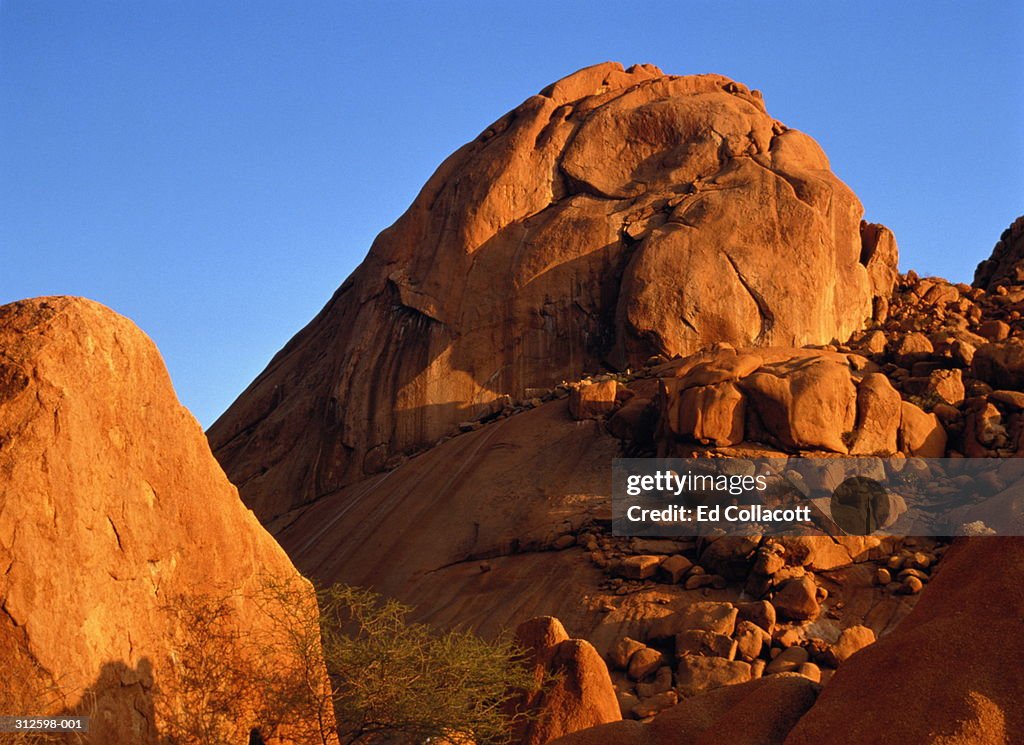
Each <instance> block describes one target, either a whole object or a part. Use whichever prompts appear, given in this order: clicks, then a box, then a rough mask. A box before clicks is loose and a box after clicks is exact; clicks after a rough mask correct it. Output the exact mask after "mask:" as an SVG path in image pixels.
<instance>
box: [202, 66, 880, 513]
mask: <svg viewBox="0 0 1024 745" xmlns="http://www.w3.org/2000/svg"><path fill="white" fill-rule="evenodd" d="M861 213H862V208H861V205H860V203H859V202H858V201H857V198H856V197H855V196H854V194H853V193H852V192H851V191H850V190H849V189H848V188H847V187H846V186H845V185H844V184H843V183H842V182H841V181H840V180H839V179H837V178H836V177H835V176H834V175H833V174H832V173H831V171H830V170H829V164H828V159H827V158H826V157H825V155H824V154H823V153H822V151H821V149H820V148H819V147H818V145H817V144H816V143H815V142H814V141H813V140H812V139H811V138H810V137H808V136H807V135H805V134H802V133H800V132H798V131H796V130H792V129H787V128H786V127H784V126H783V125H781V124H779V123H778V122H777V121H776V120H774V119H773V118H772V117H771V116H770V115H769V114H768V113H767V112H766V111H765V107H764V102H763V100H762V99H761V97H760V96H759V95H754V94H753V93H751V92H750V91H749V90H747V89H746V88H745V87H744V86H742V85H740V84H738V83H735V82H733V81H731V80H729V79H727V78H724V77H721V76H718V75H698V76H689V77H675V76H670V75H665V74H663V73H661V71H659V70H658V69H657V68H655V67H652V66H649V65H648V66H637V67H632V68H630V69H629V70H623V69H622V67H621V66H619V65H616V64H613V63H605V64H602V65H597V66H594V67H590V68H587V69H585V70H581V71H580V72H578V73H576V74H574V75H571V76H569V77H567V78H565V79H563V80H560V81H558V82H557V83H555V84H554V85H552V86H549V87H548V88H546V89H545V90H544V91H542V92H541V93H540V94H538V95H535V96H531V97H530V98H529V99H527V100H526V101H525V102H523V104H522V105H520V106H519V107H517V108H516V109H515V111H513V112H510V113H509V114H507V115H505V116H503V117H501V118H500V119H499V120H498V121H496V122H495V123H494V124H493V125H491V126H490V127H488V128H487V129H486V130H485V131H484V132H483V134H481V135H480V136H479V137H478V138H477V139H475V140H474V141H473V142H470V143H469V144H467V145H465V146H464V147H462V148H460V149H459V150H458V151H457V152H455V153H454V154H453V155H452V156H451V157H450V158H448V160H446V161H445V162H444V163H443V164H442V165H441V166H440V168H439V169H438V170H437V172H436V173H435V174H434V175H433V176H432V177H431V178H430V180H429V181H428V182H427V184H426V185H425V186H424V187H423V189H422V191H421V192H420V194H419V196H418V197H417V198H416V200H415V201H414V202H413V204H412V205H411V206H410V208H409V210H408V211H407V212H406V213H405V214H404V215H403V216H402V217H401V218H399V220H398V221H397V222H396V223H395V224H394V225H393V226H391V227H390V228H388V229H387V230H385V231H384V232H382V233H381V234H380V236H378V238H377V240H376V241H375V242H374V244H373V247H372V248H371V250H370V253H369V255H368V256H367V258H366V260H365V261H364V262H363V263H362V265H361V266H360V267H359V268H358V269H357V270H356V271H355V273H354V274H353V275H352V276H351V278H350V279H349V280H347V281H346V282H345V283H344V284H343V285H342V286H341V287H340V288H339V289H338V291H337V292H336V293H335V295H334V297H333V298H332V299H331V300H330V302H329V303H328V304H327V305H326V306H325V307H324V309H323V310H322V311H321V312H320V314H318V315H317V317H316V318H315V319H313V320H312V322H311V323H310V324H309V325H307V326H306V327H305V328H304V329H303V330H302V331H300V332H299V333H298V334H297V335H296V336H295V338H293V339H292V340H291V341H290V342H289V343H288V344H287V345H286V347H285V348H284V349H283V350H281V352H280V353H279V354H278V355H277V356H276V357H275V358H274V359H273V360H272V361H271V363H270V364H269V365H268V367H267V369H266V370H264V372H263V373H261V374H260V375H259V377H257V379H256V380H255V381H253V383H252V384H251V385H250V386H249V388H248V389H247V390H246V391H245V392H244V393H243V394H242V395H241V396H240V398H239V399H238V401H237V402H236V403H235V404H234V405H233V406H232V407H231V408H230V409H229V410H228V411H227V412H226V413H225V414H224V415H223V416H222V417H221V418H220V420H218V421H217V422H216V423H215V424H214V425H213V427H211V428H210V431H209V437H210V441H211V443H212V445H213V447H214V450H215V452H216V453H217V456H218V458H219V459H220V461H221V463H222V464H223V465H224V467H225V469H226V470H227V472H228V473H229V475H230V477H231V478H232V480H233V481H234V482H235V483H238V484H240V485H241V490H242V493H243V498H244V499H245V500H246V503H247V504H249V505H250V506H251V507H252V508H253V509H254V510H255V511H256V513H257V515H259V516H260V517H261V518H262V519H264V520H269V519H272V518H273V517H275V516H277V515H280V514H281V513H283V512H285V511H287V510H288V509H290V508H291V507H294V506H296V505H301V504H304V503H307V502H310V501H312V500H314V499H316V498H317V497H319V496H322V495H324V494H330V493H333V492H335V491H336V490H337V489H339V488H340V487H343V486H345V485H347V484H351V483H354V482H356V481H358V480H360V479H362V478H363V477H364V476H366V475H369V474H373V473H376V472H380V471H381V470H383V469H384V468H385V466H386V464H387V463H388V462H390V458H391V457H392V456H393V455H395V454H399V453H403V452H407V451H410V450H412V449H416V448H419V447H422V446H423V445H427V444H431V443H433V442H436V441H437V440H438V439H439V438H441V437H442V436H444V435H446V434H447V433H449V432H450V431H451V430H452V429H453V428H454V427H455V426H456V425H458V423H460V422H469V421H473V420H474V419H476V418H477V417H478V416H479V415H481V414H484V413H485V412H487V411H488V406H489V405H490V403H491V402H492V401H494V400H495V399H499V398H500V397H501V396H504V395H511V396H512V397H513V398H516V399H519V398H522V397H523V396H524V393H525V390H526V388H528V387H529V388H550V387H552V386H553V385H554V384H556V383H557V382H558V381H561V380H578V379H579V378H580V377H581V376H582V374H583V373H584V372H587V371H594V370H598V369H601V368H602V367H604V366H612V367H616V368H618V369H625V368H627V367H632V368H640V367H641V366H642V365H643V363H644V362H645V361H646V360H648V359H649V358H650V357H652V356H653V355H663V356H664V357H665V358H666V359H667V358H671V357H672V356H674V355H677V354H679V355H685V354H689V353H692V352H694V351H697V350H698V349H700V348H701V347H704V346H708V345H710V344H711V343H713V342H718V341H725V342H730V343H732V344H735V345H737V346H750V345H757V346H760V345H767V344H776V345H791V346H802V345H804V344H808V343H827V342H829V341H831V340H832V339H833V338H842V339H845V338H847V337H848V336H849V334H850V333H851V332H852V331H854V330H856V329H858V328H860V326H861V325H862V324H863V322H864V319H865V318H869V317H870V316H871V314H872V304H873V301H874V300H875V299H876V298H878V297H880V296H885V295H888V294H889V290H890V288H891V276H892V272H893V270H894V268H895V244H894V242H892V241H891V239H890V238H891V237H890V236H889V235H888V234H887V233H886V232H885V231H882V230H881V229H878V230H875V229H871V230H869V229H866V228H865V229H862V226H861Z"/></svg>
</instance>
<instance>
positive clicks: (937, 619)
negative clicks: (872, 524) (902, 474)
mask: <svg viewBox="0 0 1024 745" xmlns="http://www.w3.org/2000/svg"><path fill="white" fill-rule="evenodd" d="M1021 618H1024V540H1022V539H1021V538H995V537H992V538H988V537H982V538H961V539H958V541H957V542H956V543H955V544H954V546H953V547H952V548H951V549H950V550H949V551H948V552H947V554H946V555H945V557H944V558H943V560H942V563H941V564H940V569H939V571H938V572H936V573H935V575H934V577H933V579H932V580H931V581H930V582H929V583H928V586H927V588H926V589H925V591H924V593H923V594H922V596H921V599H920V601H919V602H918V603H917V605H916V606H915V607H914V610H913V611H912V612H911V613H910V615H908V616H907V617H906V618H905V619H904V620H903V621H902V622H901V623H900V625H899V626H898V627H897V628H896V629H895V630H894V631H893V632H892V633H891V634H888V635H887V636H883V637H882V638H881V639H879V640H878V641H877V642H875V643H874V644H871V645H870V646H866V647H865V648H863V649H860V651H858V652H857V653H856V654H854V655H852V656H850V657H849V659H847V660H846V661H845V662H843V664H842V665H841V666H840V668H839V670H838V671H837V672H836V674H835V676H834V677H833V678H832V680H831V682H830V683H829V684H828V686H827V687H826V688H825V689H824V691H823V693H822V695H821V697H820V698H819V699H818V702H817V704H815V706H814V707H813V708H811V710H810V711H809V712H808V713H807V715H806V716H804V717H803V719H801V720H800V722H799V723H798V724H797V726H796V727H795V729H794V730H793V732H792V733H791V734H790V736H789V737H788V738H787V739H786V745H812V743H813V744H815V745H816V744H817V743H822V742H832V741H833V740H834V737H835V733H836V732H842V733H843V735H842V742H843V743H844V745H868V743H871V744H872V745H873V744H874V743H879V742H898V743H901V744H903V745H926V744H927V745H932V744H933V743H942V744H943V745H996V743H1000V744H1002V743H1008V742H1018V741H1019V740H1020V736H1021V733H1022V732H1024V708H1022V707H1021V705H1020V702H1021V700H1022V698H1024V679H1022V678H1021V677H1020V676H1019V675H1015V674H1013V667H1014V661H1015V660H1017V659H1019V658H1020V656H1021V655H1022V654H1024V636H1022V635H1021V629H1020V626H1021V623H1020V619H1021Z"/></svg>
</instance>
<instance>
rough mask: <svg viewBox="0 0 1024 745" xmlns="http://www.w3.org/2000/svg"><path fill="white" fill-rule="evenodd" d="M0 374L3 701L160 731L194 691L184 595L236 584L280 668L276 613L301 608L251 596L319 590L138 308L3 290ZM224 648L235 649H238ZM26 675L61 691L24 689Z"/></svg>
mask: <svg viewBox="0 0 1024 745" xmlns="http://www.w3.org/2000/svg"><path fill="white" fill-rule="evenodd" d="M0 381H2V382H0V443H2V444H0V472H2V473H3V478H2V481H0V566H2V567H4V568H5V569H4V571H3V572H2V573H0V605H2V607H3V609H4V611H5V612H4V613H0V661H2V664H3V667H4V671H5V672H4V673H3V682H2V683H0V689H2V690H0V698H3V697H8V696H14V697H18V696H21V697H22V700H24V701H25V702H26V703H30V702H31V703H32V706H33V708H32V709H31V710H25V711H18V712H13V711H4V712H3V713H4V714H15V713H19V714H32V715H37V716H41V715H51V714H56V713H57V712H56V711H55V707H58V706H59V705H60V704H61V702H60V701H59V699H60V698H64V699H65V700H66V705H67V706H68V707H69V708H70V709H71V710H72V711H76V710H77V711H85V712H86V713H88V712H89V711H91V710H95V711H96V712H98V715H95V716H92V720H91V724H90V731H89V736H90V740H91V741H92V742H97V743H99V742H102V743H129V742H130V743H139V744H140V745H150V744H152V745H156V743H157V742H163V741H164V740H163V736H162V735H165V734H167V732H166V729H165V725H166V722H167V714H168V712H169V711H171V710H172V709H174V708H175V707H181V706H185V705H187V703H186V700H184V699H182V698H180V696H179V694H178V693H177V692H176V689H175V686H174V679H175V678H174V675H173V671H174V670H175V669H177V668H178V665H179V663H178V662H176V660H178V659H180V656H181V655H182V648H181V647H180V646H179V645H178V644H177V642H176V640H177V639H180V638H181V635H182V634H183V633H185V632H186V630H184V629H181V628H179V624H180V623H183V622H185V621H182V620H181V619H180V618H179V617H178V615H177V612H178V611H179V610H180V611H182V612H185V613H190V612H191V611H192V610H195V611H196V612H202V608H203V607H208V600H207V598H210V597H216V598H220V597H224V596H229V598H230V599H229V603H230V607H231V608H233V613H232V615H231V616H230V618H231V619H232V622H233V623H234V624H236V629H237V633H238V634H240V635H243V636H250V635H251V636H253V637H256V638H263V640H264V641H265V642H266V644H267V645H268V646H267V650H273V651H270V652H269V653H270V654H273V655H276V657H274V658H273V660H272V663H273V664H274V666H275V668H276V670H275V671H283V670H285V669H287V668H286V666H290V665H292V664H293V663H294V664H302V663H303V662H304V660H302V659H295V658H293V657H292V656H291V655H290V653H289V652H288V651H287V650H288V647H287V646H286V645H285V644H284V639H283V634H284V630H283V629H281V628H280V627H279V626H278V625H277V624H275V623H274V622H273V620H272V616H274V615H283V616H285V617H291V616H289V614H290V613H291V612H294V611H295V610H297V609H296V608H292V607H289V608H286V607H284V604H285V602H286V601H283V600H281V599H280V598H277V599H274V597H266V598H263V600H262V601H260V600H257V599H256V597H255V596H256V595H257V594H261V593H263V592H264V590H267V589H268V588H267V587H266V586H265V585H267V584H269V583H274V584H279V585H280V586H282V587H293V588H295V592H296V593H297V594H296V595H293V596H292V597H294V598H295V599H297V600H298V602H300V603H301V602H302V601H303V598H305V601H306V602H309V603H313V602H314V600H313V595H312V589H311V588H310V586H309V584H308V583H307V582H306V581H305V580H303V579H302V578H301V577H300V576H299V575H298V573H297V572H296V571H295V569H294V567H293V566H292V564H291V562H290V561H289V560H288V557H287V556H286V555H285V553H284V551H282V550H281V548H280V547H279V546H278V545H277V543H275V542H274V540H273V538H271V537H270V535H269V534H267V532H266V531H265V530H264V529H263V527H262V526H261V525H260V524H259V523H258V522H257V520H256V518H255V517H254V516H253V514H252V513H251V512H250V511H249V510H247V509H246V508H245V506H244V505H243V504H242V502H241V501H240V500H239V499H238V495H237V493H236V491H235V489H234V487H232V486H231V484H230V483H228V480H227V479H226V478H225V476H224V474H223V472H222V471H221V469H220V467H219V466H218V465H217V462H216V460H214V458H213V455H212V454H211V453H210V450H209V446H208V445H207V443H206V439H205V438H204V437H203V433H202V430H201V429H200V427H199V424H198V423H197V422H196V420H195V419H194V418H193V417H192V416H191V414H189V413H188V411H186V410H185V408H184V407H182V406H181V405H180V404H179V403H178V401H177V398H176V397H175V395H174V390H173V388H172V387H171V382H170V379H169V378H168V375H167V371H166V369H165V368H164V364H163V361H162V360H161V358H160V354H159V352H158V351H157V349H156V347H155V346H154V345H153V343H152V342H151V341H150V340H149V339H148V338H147V337H146V336H145V334H143V333H142V332H141V331H140V330H139V329H138V328H137V327H136V326H135V325H134V324H132V323H131V321H129V320H127V319H126V318H123V317H121V316H119V315H117V314H116V313H114V312H113V311H111V310H109V309H107V308H105V307H103V306H102V305H99V304H98V303H94V302H91V301H88V300H83V299H78V298H69V297H54V298H39V299H35V300H26V301H22V302H18V303H13V304H10V305H5V306H3V307H2V308H0ZM287 592H288V593H289V594H291V590H287ZM192 603H195V607H194V608H193V607H192V605H191V604H192ZM310 611H311V612H312V613H315V607H311V609H310ZM187 631H189V632H194V631H195V629H188V630H187ZM275 642H276V643H277V646H276V647H275ZM207 643H209V642H207ZM261 643H262V642H261ZM218 654H219V655H220V656H221V658H222V659H223V661H224V664H226V665H230V664H233V663H232V661H233V660H235V659H236V658H235V654H238V655H242V654H244V651H243V650H241V649H239V648H233V647H232V645H230V644H226V643H223V644H221V646H219V647H218ZM312 661H313V662H314V664H315V659H313V660H312ZM242 669H246V668H244V667H243V668H242ZM303 669H305V668H303ZM12 671H17V674H11V672H12ZM30 672H31V673H32V674H30ZM35 674H40V675H43V676H45V677H46V678H47V679H48V680H52V681H55V686H56V689H57V690H56V691H55V692H54V694H55V695H50V694H47V695H46V696H44V697H41V698H34V697H33V692H32V686H33V685H34V681H33V680H32V677H33V676H34V675H35ZM158 693H159V695H158ZM238 695H249V696H250V698H248V699H247V700H243V701H242V702H241V703H240V706H243V707H244V706H246V705H248V706H251V707H253V710H254V711H259V707H260V706H261V705H262V703H264V702H262V701H261V700H260V699H259V698H258V694H257V693H255V692H253V693H252V694H238ZM189 700H191V699H189ZM79 706H80V707H81V708H80V709H77V708H76V707H79ZM234 724H236V725H237V727H236V730H235V731H234V732H231V733H225V734H227V735H229V736H231V737H233V738H234V741H237V742H243V741H244V740H245V738H246V737H248V733H249V729H250V728H251V727H256V726H260V725H263V724H269V722H267V721H265V720H262V718H261V716H260V715H258V714H253V716H252V718H251V719H249V720H248V721H238V722H237V723H234Z"/></svg>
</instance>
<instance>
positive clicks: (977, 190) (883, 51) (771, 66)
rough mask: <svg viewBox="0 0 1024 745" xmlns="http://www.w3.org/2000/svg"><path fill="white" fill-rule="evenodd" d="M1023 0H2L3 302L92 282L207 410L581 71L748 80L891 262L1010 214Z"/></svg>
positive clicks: (1022, 206) (938, 258)
mask: <svg viewBox="0 0 1024 745" xmlns="http://www.w3.org/2000/svg"><path fill="white" fill-rule="evenodd" d="M1022 39H1024V4H1022V3H1019V2H1006V3H990V2H969V3H968V2H962V3H951V2H936V1H932V2H898V3H893V2H848V3H839V2H823V1H820V0H819V1H817V2H782V3H762V2H753V1H752V0H751V1H750V2H721V1H717V0H716V1H714V2H712V1H706V2H688V1H685V0H675V1H674V2H656V1H654V0H646V1H645V2H642V3H621V2H619V3H602V2H598V1H597V0H590V1H587V2H556V1H553V0H548V1H547V2H523V1H520V0H503V2H488V1H486V0H475V1H473V2H469V1H467V2H451V1H447V0H432V1H430V2H428V1H427V0H418V1H417V2H389V3H386V4H385V3H375V2H359V3H355V2H348V1H345V0H335V1H333V2H311V1H299V0H294V1H292V2H286V1H285V0H279V1H277V2H264V1H262V0H244V1H239V2H226V1H223V2H222V1H219V0H161V1H159V2H157V1H156V0H121V1H119V2H111V1H108V0H77V1H75V2H72V1H70V0H67V1H65V2H50V1H49V0H0V303H2V302H8V301H11V300H15V299H19V298H23V297H32V296H38V295H47V294H74V295H85V296H88V297H91V298H94V299H96V300H99V301H101V302H103V303H106V304H107V305H109V306H111V307H112V308H114V309H115V310H117V311H119V312H121V313H123V314H125V315H127V316H129V317H130V318H132V319H133V320H134V321H136V322H137V323H138V324H139V325H140V326H141V327H142V328H143V329H144V330H145V331H146V332H148V333H149V334H150V336H152V337H153V338H154V340H155V341H156V342H157V344H158V345H159V347H160V349H161V351H162V352H163V354H164V357H165V359H166V361H167V364H168V367H169V368H170V372H171V375H172V378H173V379H174V382H175V386H176V388H177V390H178V393H179V396H180V397H181V399H182V401H183V402H184V403H185V404H186V405H187V406H189V407H190V408H191V409H192V411H193V413H195V414H196V416H197V417H198V418H199V420H200V421H201V422H202V423H203V424H204V425H209V424H211V423H212V422H213V420H214V419H215V418H216V417H217V416H218V415H219V414H220V413H221V412H222V411H223V410H224V408H226V407H227V405H228V404H229V403H230V402H231V401H232V400H233V399H234V398H235V397H236V396H237V395H238V394H239V393H240V392H241V391H242V389H243V388H244V387H245V386H246V385H247V384H248V383H249V381H250V380H251V379H252V378H253V377H254V376H255V375H256V374H258V373H259V371H260V370H261V369H262V368H263V367H264V365H265V364H266V363H267V361H268V360H269V359H270V357H271V356H272V355H273V354H274V352H275V351H277V350H278V349H279V348H280V347H281V346H282V345H283V344H284V343H285V342H286V341H287V339H288V338H289V337H290V336H291V335H292V334H293V333H295V332H296V331H297V330H298V329H299V328H301V327H302V326H303V325H304V324H305V323H306V322H307V321H308V320H309V319H310V318H312V316H313V315H314V314H315V313H316V312H317V311H318V310H319V309H320V307H321V306H322V305H323V304H324V302H326V300H327V299H328V298H329V297H330V295H331V293H332V291H333V290H334V289H335V288H336V287H337V286H338V285H339V284H340V283H341V282H342V280H344V278H345V277H346V276H347V275H348V274H349V272H350V271H351V270H352V269H353V268H354V267H355V266H356V265H357V264H358V262H359V261H360V260H361V259H362V257H363V256H364V255H365V253H366V251H367V249H368V248H369V245H370V242H371V241H372V239H373V237H374V235H375V234H376V233H377V232H379V231H380V230H381V229H383V228H384V227H386V226H387V225H389V224H390V223H391V222H393V221H394V220H395V219H396V218H397V217H398V216H399V215H400V214H401V213H402V211H403V210H404V209H405V208H406V207H407V206H408V204H409V203H410V202H411V200H412V199H413V197H414V196H415V194H416V192H417V191H418V190H419V188H420V186H421V185H422V184H423V182H424V181H425V180H426V179H427V177H428V176H429V175H430V173H431V172H432V171H433V170H434V168H435V167H436V166H437V165H438V164H439V163H440V162H441V161H442V160H443V159H444V157H445V156H447V155H448V154H449V153H450V152H451V151H453V150H454V149H455V148H456V147H458V146H459V145H460V144H462V143H464V142H466V141H467V140H470V139H472V138H473V137H475V136H476V135H477V134H478V133H479V132H480V131H482V130H483V129H484V128H485V127H486V126H487V125H488V124H489V123H490V122H492V121H493V120H495V119H497V118H498V117H499V116H500V115H501V114H503V113H504V112H505V111H507V110H509V109H511V108H512V107H514V106H515V105H517V104H518V103H519V102H520V101H522V100H523V99H524V98H526V97H527V96H529V95H531V94H533V93H536V92H537V91H538V90H540V89H541V88H542V87H544V86H545V85H547V84H548V83H550V82H552V81H554V80H556V79H558V78H560V77H563V76H564V75H566V74H568V73H570V72H572V71H574V70H576V69H578V68H580V67H584V66H586V65H589V64H593V63H596V62H601V61H604V60H609V59H610V60H617V61H620V62H623V63H624V64H626V65H629V64H632V63H635V62H651V63H654V64H656V65H658V66H659V67H661V68H662V69H663V70H665V71H666V72H670V73H674V74H690V73H702V72H717V73H722V74H725V75H729V76H731V77H733V78H735V79H737V80H740V81H742V82H744V83H746V84H747V85H749V86H750V87H752V88H758V89H760V90H761V91H762V92H763V93H764V96H765V100H766V103H767V105H768V109H769V111H770V112H771V113H772V114H773V115H774V116H775V117H776V118H778V119H780V120H782V121H784V122H786V123H787V124H788V125H790V126H793V127H796V128H798V129H802V130H804V131H806V132H808V133H810V134H811V135H812V136H814V137H815V138H816V139H817V140H818V141H819V142H820V143H821V144H822V145H823V146H824V148H825V151H826V152H827V153H828V155H829V157H830V158H831V161H832V167H833V169H834V170H835V172H836V173H837V174H838V175H839V176H840V178H842V179H843V180H845V181H846V182H847V183H848V184H850V185H851V186H852V187H853V189H854V191H856V193H857V194H858V195H859V196H860V198H861V200H862V201H863V202H864V205H865V208H866V212H867V217H868V219H870V220H872V221H876V222H882V223H885V224H886V225H889V226H890V227H891V228H893V230H894V231H895V232H896V236H897V239H898V241H899V244H900V248H901V253H902V257H901V266H902V268H903V269H908V268H915V269H917V270H918V271H919V272H921V273H925V274H939V275H941V276H945V277H948V278H951V279H954V280H968V281H969V280H970V278H971V276H972V273H973V270H974V266H975V264H976V263H977V262H978V260H980V259H981V258H983V257H985V256H986V255H987V254H988V252H989V250H990V249H991V247H992V245H993V243H994V242H995V240H996V239H997V238H998V236H999V233H1000V232H1001V231H1002V230H1003V229H1004V228H1005V227H1006V226H1007V225H1008V224H1009V223H1010V221H1011V220H1012V219H1013V218H1014V217H1015V216H1017V215H1019V214H1021V213H1022V212H1024V44H1022V41H1021V40H1022Z"/></svg>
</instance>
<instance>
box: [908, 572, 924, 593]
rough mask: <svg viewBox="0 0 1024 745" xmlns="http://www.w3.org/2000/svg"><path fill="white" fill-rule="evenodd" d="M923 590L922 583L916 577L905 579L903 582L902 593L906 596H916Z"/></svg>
mask: <svg viewBox="0 0 1024 745" xmlns="http://www.w3.org/2000/svg"><path fill="white" fill-rule="evenodd" d="M922 589H924V583H923V582H922V581H921V580H920V579H918V578H917V577H913V576H911V577H907V578H906V579H905V580H903V591H904V592H906V593H907V594H908V595H916V594H917V593H919V592H921V590H922Z"/></svg>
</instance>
